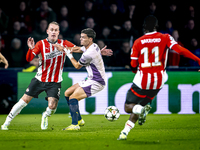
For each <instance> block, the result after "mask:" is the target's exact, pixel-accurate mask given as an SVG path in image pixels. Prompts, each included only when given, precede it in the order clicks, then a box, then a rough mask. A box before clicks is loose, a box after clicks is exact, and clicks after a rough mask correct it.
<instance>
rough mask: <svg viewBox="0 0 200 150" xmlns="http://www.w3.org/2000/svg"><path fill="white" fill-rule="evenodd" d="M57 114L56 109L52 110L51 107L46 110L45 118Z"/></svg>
mask: <svg viewBox="0 0 200 150" xmlns="http://www.w3.org/2000/svg"><path fill="white" fill-rule="evenodd" d="M55 112H56V109H50V108H49V107H47V108H46V111H45V112H44V113H43V117H50V116H51V115H53V114H54V113H55Z"/></svg>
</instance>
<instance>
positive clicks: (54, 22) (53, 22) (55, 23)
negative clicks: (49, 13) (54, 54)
mask: <svg viewBox="0 0 200 150" xmlns="http://www.w3.org/2000/svg"><path fill="white" fill-rule="evenodd" d="M50 24H54V25H57V26H60V25H59V23H57V22H56V21H52V22H50V23H49V25H50ZM49 25H48V28H49ZM48 28H47V29H48Z"/></svg>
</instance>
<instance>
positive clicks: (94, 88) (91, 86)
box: [78, 79, 105, 97]
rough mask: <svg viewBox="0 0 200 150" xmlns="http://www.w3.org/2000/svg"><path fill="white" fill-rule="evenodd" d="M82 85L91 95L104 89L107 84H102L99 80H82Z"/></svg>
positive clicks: (87, 93) (88, 95)
mask: <svg viewBox="0 0 200 150" xmlns="http://www.w3.org/2000/svg"><path fill="white" fill-rule="evenodd" d="M78 84H79V85H80V87H82V88H83V90H84V91H85V93H86V95H87V97H90V96H92V95H94V94H96V93H97V92H100V91H101V90H103V89H104V87H105V85H102V84H100V83H99V82H96V81H94V80H90V79H88V80H82V81H80V82H79V83H78Z"/></svg>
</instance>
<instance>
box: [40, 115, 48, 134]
mask: <svg viewBox="0 0 200 150" xmlns="http://www.w3.org/2000/svg"><path fill="white" fill-rule="evenodd" d="M47 128H48V117H44V116H43V114H42V120H41V129H42V130H46V129H47Z"/></svg>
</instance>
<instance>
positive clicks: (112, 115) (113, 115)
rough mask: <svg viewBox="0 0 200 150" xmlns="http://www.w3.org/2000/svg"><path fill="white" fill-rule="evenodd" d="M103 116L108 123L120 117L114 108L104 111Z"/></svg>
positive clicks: (110, 107)
mask: <svg viewBox="0 0 200 150" xmlns="http://www.w3.org/2000/svg"><path fill="white" fill-rule="evenodd" d="M104 116H105V118H106V119H107V120H109V121H114V120H117V119H118V118H119V116H120V113H119V109H118V108H117V107H115V106H109V107H107V108H106V109H105V113H104Z"/></svg>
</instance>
